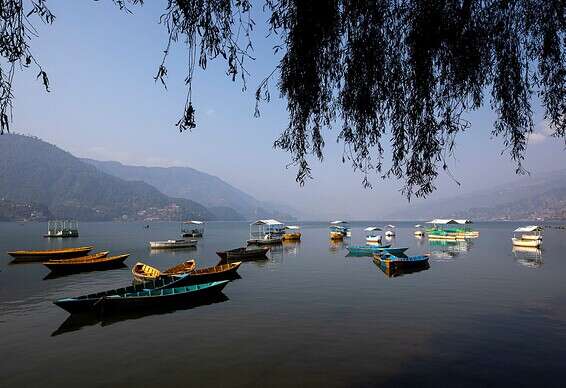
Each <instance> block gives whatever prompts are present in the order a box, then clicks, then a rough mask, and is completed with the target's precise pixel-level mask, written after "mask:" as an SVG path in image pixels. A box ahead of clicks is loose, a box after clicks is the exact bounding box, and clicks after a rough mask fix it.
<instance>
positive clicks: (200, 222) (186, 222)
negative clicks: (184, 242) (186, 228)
mask: <svg viewBox="0 0 566 388" xmlns="http://www.w3.org/2000/svg"><path fill="white" fill-rule="evenodd" d="M183 224H195V225H202V224H204V222H202V221H185V222H183Z"/></svg>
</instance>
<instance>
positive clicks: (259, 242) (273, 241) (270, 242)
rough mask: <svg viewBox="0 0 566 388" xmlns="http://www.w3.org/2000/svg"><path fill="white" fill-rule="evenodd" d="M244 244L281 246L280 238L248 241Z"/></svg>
mask: <svg viewBox="0 0 566 388" xmlns="http://www.w3.org/2000/svg"><path fill="white" fill-rule="evenodd" d="M246 242H247V244H248V245H275V244H281V242H282V240H281V237H276V238H259V239H250V240H248V241H246Z"/></svg>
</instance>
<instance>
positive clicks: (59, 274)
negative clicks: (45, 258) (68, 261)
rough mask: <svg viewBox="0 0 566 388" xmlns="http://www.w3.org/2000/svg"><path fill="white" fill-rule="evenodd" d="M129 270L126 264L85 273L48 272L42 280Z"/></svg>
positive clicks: (78, 271) (70, 271)
mask: <svg viewBox="0 0 566 388" xmlns="http://www.w3.org/2000/svg"><path fill="white" fill-rule="evenodd" d="M126 268H129V267H128V266H127V265H126V264H124V263H119V264H116V265H115V266H114V267H112V268H104V269H100V270H96V269H92V270H87V271H80V270H76V271H72V270H68V271H51V272H49V273H48V274H47V275H45V277H44V278H43V280H50V279H59V278H64V277H67V276H70V275H76V274H79V273H88V272H100V271H111V270H115V269H126Z"/></svg>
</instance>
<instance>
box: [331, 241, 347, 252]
mask: <svg viewBox="0 0 566 388" xmlns="http://www.w3.org/2000/svg"><path fill="white" fill-rule="evenodd" d="M347 246H348V244H346V243H345V242H344V241H343V240H330V245H329V246H328V250H329V251H330V252H332V253H336V252H338V251H341V250H343V249H344V248H346V247H347Z"/></svg>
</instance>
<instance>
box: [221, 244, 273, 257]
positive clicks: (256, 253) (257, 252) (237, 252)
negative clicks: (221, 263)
mask: <svg viewBox="0 0 566 388" xmlns="http://www.w3.org/2000/svg"><path fill="white" fill-rule="evenodd" d="M270 249H271V248H268V247H262V248H251V249H250V248H246V247H241V248H236V249H230V250H228V251H220V252H216V254H217V255H218V256H220V257H221V258H222V259H226V260H236V259H237V260H250V259H258V258H265V255H266V254H267V252H269V250H270Z"/></svg>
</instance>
